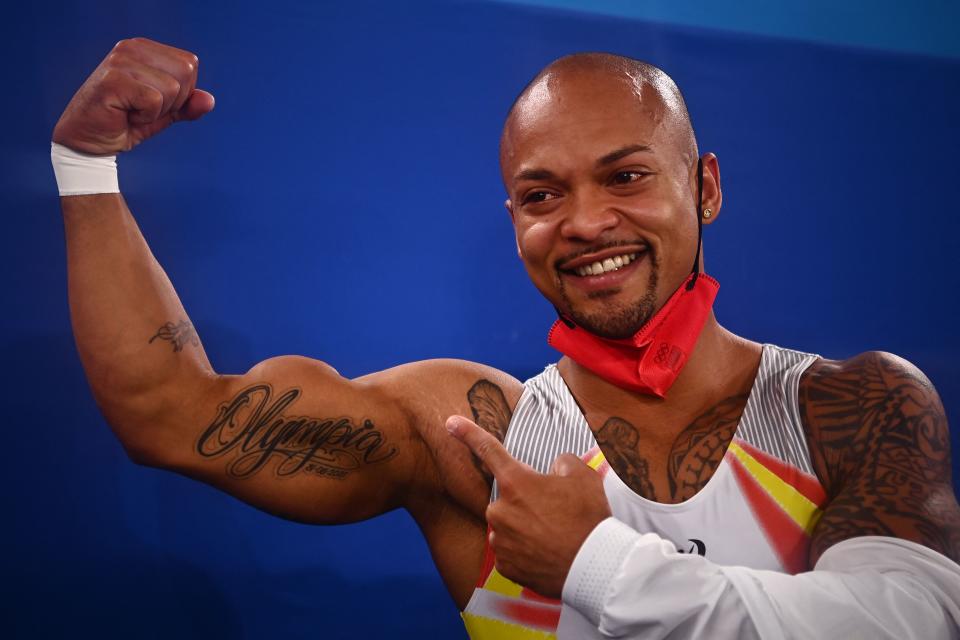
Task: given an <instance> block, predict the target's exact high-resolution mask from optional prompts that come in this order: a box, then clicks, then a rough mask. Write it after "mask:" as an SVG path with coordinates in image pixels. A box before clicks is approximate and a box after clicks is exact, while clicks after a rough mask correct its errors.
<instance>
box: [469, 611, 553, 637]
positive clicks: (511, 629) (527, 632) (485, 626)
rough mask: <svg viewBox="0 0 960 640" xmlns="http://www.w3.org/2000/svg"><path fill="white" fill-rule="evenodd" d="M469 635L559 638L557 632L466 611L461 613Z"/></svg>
mask: <svg viewBox="0 0 960 640" xmlns="http://www.w3.org/2000/svg"><path fill="white" fill-rule="evenodd" d="M460 617H462V618H463V626H464V627H466V628H467V635H469V636H470V637H471V638H496V640H557V636H556V634H553V633H550V632H549V631H540V630H538V629H531V628H530V627H522V626H520V625H518V624H512V623H509V622H504V621H503V620H496V619H494V618H487V617H485V616H478V615H474V614H472V613H467V612H466V611H464V612H463V613H461V614H460Z"/></svg>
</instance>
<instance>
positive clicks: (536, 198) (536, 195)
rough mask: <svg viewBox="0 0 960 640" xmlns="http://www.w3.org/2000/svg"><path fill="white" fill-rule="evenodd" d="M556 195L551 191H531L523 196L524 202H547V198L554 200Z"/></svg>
mask: <svg viewBox="0 0 960 640" xmlns="http://www.w3.org/2000/svg"><path fill="white" fill-rule="evenodd" d="M556 197H557V196H556V194H554V193H550V192H549V191H531V192H530V193H528V194H527V195H525V196H524V197H523V204H536V203H538V202H546V201H547V200H553V199H554V198H556Z"/></svg>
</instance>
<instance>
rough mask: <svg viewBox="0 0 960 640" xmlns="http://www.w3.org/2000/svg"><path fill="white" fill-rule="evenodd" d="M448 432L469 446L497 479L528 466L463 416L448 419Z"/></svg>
mask: <svg viewBox="0 0 960 640" xmlns="http://www.w3.org/2000/svg"><path fill="white" fill-rule="evenodd" d="M447 431H449V432H450V435H452V436H453V437H455V438H456V439H457V440H459V441H460V442H462V443H464V444H465V445H467V446H468V447H469V448H470V450H471V451H473V455H475V456H477V458H479V459H480V462H482V463H483V464H485V465H486V466H487V469H489V470H490V472H491V473H492V474H493V475H494V477H495V478H498V479H499V477H500V475H501V474H503V473H506V472H508V471H511V470H516V469H526V468H527V467H526V465H524V464H522V463H520V462H517V461H516V460H515V459H514V458H513V456H511V455H510V453H509V452H508V451H507V450H506V449H505V448H504V446H503V445H502V444H500V441H499V440H497V439H496V438H495V437H494V436H493V435H492V434H490V433H489V432H487V431H485V430H484V429H482V428H481V427H479V426H478V425H477V424H476V423H475V422H473V421H472V420H469V419H467V418H464V417H463V416H450V417H449V418H447Z"/></svg>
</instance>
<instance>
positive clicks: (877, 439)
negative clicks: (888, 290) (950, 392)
mask: <svg viewBox="0 0 960 640" xmlns="http://www.w3.org/2000/svg"><path fill="white" fill-rule="evenodd" d="M855 360H856V361H857V362H856V363H855V364H854V366H851V367H849V368H848V369H846V370H845V369H842V368H840V369H837V370H834V371H825V372H823V373H821V374H815V376H814V378H815V379H814V380H813V381H812V382H811V385H812V386H813V387H814V388H815V390H816V391H818V392H819V395H820V397H821V399H825V400H827V401H825V402H821V403H819V406H822V407H823V408H824V412H823V413H822V414H821V415H819V416H814V419H815V420H816V426H817V427H818V429H819V435H818V438H817V439H818V445H819V446H820V447H821V450H824V459H826V460H830V461H832V463H833V465H832V466H833V469H832V471H831V473H830V474H829V475H831V476H833V477H834V478H835V495H834V496H833V497H832V499H831V500H830V502H829V504H828V505H827V507H826V509H825V511H824V514H823V517H822V518H821V520H820V522H819V523H818V525H817V528H816V530H815V531H814V536H813V540H812V545H811V565H813V564H815V563H816V561H817V560H818V559H819V557H820V555H822V554H823V552H824V551H826V550H827V549H828V548H829V547H830V546H832V545H834V544H836V543H838V542H840V541H842V540H845V539H848V538H853V537H857V536H872V535H875V536H889V537H895V538H901V539H904V540H910V541H912V542H917V543H919V544H922V545H924V546H927V547H929V548H931V549H934V550H935V551H938V552H939V553H942V554H944V555H945V556H947V557H949V558H951V559H953V560H955V561H958V560H960V507H958V505H957V501H956V498H955V496H954V492H953V487H952V484H951V466H950V465H951V462H950V446H949V443H950V439H949V432H948V427H947V421H946V417H945V415H944V410H943V406H942V404H941V403H940V399H939V397H938V396H937V393H936V391H935V390H934V388H933V386H932V385H931V384H930V382H929V380H927V378H926V377H925V376H924V375H923V374H922V373H921V372H920V371H919V370H918V369H917V368H916V367H914V366H913V365H911V364H910V363H908V362H906V361H904V360H902V359H900V358H897V357H896V356H891V355H890V354H865V355H864V356H861V357H859V358H857V359H855ZM818 385H819V389H816V387H817V386H818ZM814 404H816V403H814ZM808 409H809V407H808ZM811 411H816V408H813V409H811Z"/></svg>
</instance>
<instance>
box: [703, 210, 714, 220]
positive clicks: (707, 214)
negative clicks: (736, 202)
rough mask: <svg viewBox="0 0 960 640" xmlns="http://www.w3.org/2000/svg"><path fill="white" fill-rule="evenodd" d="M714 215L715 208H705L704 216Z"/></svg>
mask: <svg viewBox="0 0 960 640" xmlns="http://www.w3.org/2000/svg"><path fill="white" fill-rule="evenodd" d="M712 215H713V209H704V210H703V217H704V218H709V217H710V216H712Z"/></svg>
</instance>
